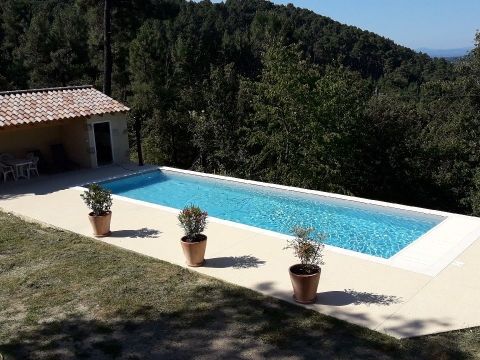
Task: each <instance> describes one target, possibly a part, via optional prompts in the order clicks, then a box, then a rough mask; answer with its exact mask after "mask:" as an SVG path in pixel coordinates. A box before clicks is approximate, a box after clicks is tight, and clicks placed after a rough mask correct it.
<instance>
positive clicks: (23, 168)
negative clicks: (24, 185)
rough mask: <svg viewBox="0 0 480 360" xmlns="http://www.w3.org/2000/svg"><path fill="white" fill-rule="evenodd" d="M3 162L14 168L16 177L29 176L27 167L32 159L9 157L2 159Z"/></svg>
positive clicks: (24, 177) (27, 177)
mask: <svg viewBox="0 0 480 360" xmlns="http://www.w3.org/2000/svg"><path fill="white" fill-rule="evenodd" d="M4 163H5V164H7V165H10V166H13V167H14V168H15V174H16V176H17V179H22V178H23V179H29V178H30V173H29V172H28V170H27V167H28V166H29V165H30V164H32V163H33V161H32V159H11V160H7V161H4Z"/></svg>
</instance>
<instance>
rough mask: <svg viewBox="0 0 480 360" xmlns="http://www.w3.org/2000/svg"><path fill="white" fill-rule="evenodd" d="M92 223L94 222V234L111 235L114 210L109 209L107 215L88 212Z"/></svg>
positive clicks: (97, 235) (98, 235)
mask: <svg viewBox="0 0 480 360" xmlns="http://www.w3.org/2000/svg"><path fill="white" fill-rule="evenodd" d="M88 218H89V219H90V224H92V229H93V235H95V236H96V237H105V236H109V235H110V233H111V232H110V221H111V220H112V212H111V211H109V212H108V213H107V214H105V215H101V216H95V215H93V213H90V214H88Z"/></svg>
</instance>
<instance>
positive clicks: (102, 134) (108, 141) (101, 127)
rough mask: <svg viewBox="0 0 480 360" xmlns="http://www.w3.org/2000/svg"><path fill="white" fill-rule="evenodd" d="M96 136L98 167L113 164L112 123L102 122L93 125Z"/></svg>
mask: <svg viewBox="0 0 480 360" xmlns="http://www.w3.org/2000/svg"><path fill="white" fill-rule="evenodd" d="M93 132H94V135H95V151H96V153H97V166H102V165H108V164H111V163H112V162H113V154H112V138H111V136H110V123H109V122H101V123H95V124H93Z"/></svg>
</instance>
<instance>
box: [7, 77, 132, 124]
mask: <svg viewBox="0 0 480 360" xmlns="http://www.w3.org/2000/svg"><path fill="white" fill-rule="evenodd" d="M128 110H130V109H129V108H128V107H126V106H125V105H123V104H121V103H119V102H118V101H116V100H114V99H112V98H111V97H109V96H107V95H105V94H104V93H102V92H100V91H98V90H95V89H94V88H93V87H92V86H72V87H63V88H50V89H38V90H20V91H6V92H0V129H2V128H5V127H9V126H19V125H23V124H34V123H42V122H48V121H55V120H63V119H72V118H81V117H89V116H92V115H101V114H107V113H117V112H126V111H128Z"/></svg>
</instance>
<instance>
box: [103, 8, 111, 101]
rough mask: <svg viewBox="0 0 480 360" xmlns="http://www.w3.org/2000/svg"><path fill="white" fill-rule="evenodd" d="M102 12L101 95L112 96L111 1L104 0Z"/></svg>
mask: <svg viewBox="0 0 480 360" xmlns="http://www.w3.org/2000/svg"><path fill="white" fill-rule="evenodd" d="M104 1H105V7H104V12H103V93H104V94H106V95H108V96H111V95H112V31H111V27H112V0H104Z"/></svg>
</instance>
